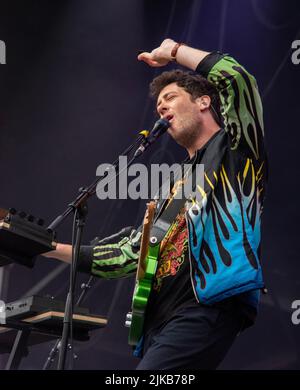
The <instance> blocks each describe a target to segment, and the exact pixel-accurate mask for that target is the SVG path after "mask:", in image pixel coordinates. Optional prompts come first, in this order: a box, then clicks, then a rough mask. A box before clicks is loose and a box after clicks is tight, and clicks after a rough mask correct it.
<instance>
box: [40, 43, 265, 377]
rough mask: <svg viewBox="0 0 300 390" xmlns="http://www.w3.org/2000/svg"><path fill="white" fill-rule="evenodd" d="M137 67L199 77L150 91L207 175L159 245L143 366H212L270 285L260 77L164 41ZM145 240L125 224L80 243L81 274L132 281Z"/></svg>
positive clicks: (162, 78)
mask: <svg viewBox="0 0 300 390" xmlns="http://www.w3.org/2000/svg"><path fill="white" fill-rule="evenodd" d="M138 60H140V61H144V62H145V63H147V64H148V65H150V66H153V67H163V66H165V65H167V64H168V63H169V62H171V61H175V62H177V63H178V64H180V65H182V66H184V67H186V68H188V69H189V70H191V71H192V72H191V71H189V72H184V71H181V70H172V71H167V72H163V73H161V74H160V75H159V76H158V77H156V78H155V79H154V80H153V81H152V83H151V85H150V92H151V95H152V97H153V98H154V99H155V100H156V107H157V112H158V115H159V116H160V117H161V118H165V119H167V120H168V121H169V122H170V127H169V129H168V133H169V134H170V135H171V137H172V138H173V139H174V140H175V141H176V142H177V143H178V144H179V145H181V146H182V147H183V148H185V149H186V151H187V153H188V162H190V163H193V164H194V163H197V164H204V172H205V174H204V186H203V187H201V186H200V185H198V186H197V191H199V192H200V193H201V201H197V200H195V199H194V200H193V199H192V200H191V199H187V201H186V203H185V206H184V207H182V208H181V209H180V210H178V214H177V216H176V218H174V221H173V222H172V223H171V226H170V228H169V229H168V231H167V233H166V235H165V237H164V239H163V241H162V243H161V246H160V254H159V258H158V266H157V271H156V275H155V279H154V282H153V286H152V290H151V293H150V298H149V302H148V304H147V309H146V317H145V323H144V330H143V336H142V337H141V339H140V341H139V343H138V345H137V348H136V351H135V352H136V355H137V356H140V357H141V358H142V360H141V362H140V363H139V365H138V367H137V369H146V370H155V369H186V368H189V369H215V368H216V367H217V366H218V365H219V364H220V363H221V361H222V360H223V358H224V357H225V355H226V353H227V352H228V350H229V348H230V347H231V345H232V343H233V341H234V340H235V338H236V336H237V335H238V334H239V333H240V331H242V330H244V329H245V328H246V327H248V326H250V325H252V324H253V323H254V321H255V317H256V313H257V306H258V302H259V293H260V289H262V288H263V287H264V283H263V277H262V271H261V265H260V242H261V229H260V227H261V214H262V209H263V199H264V193H265V184H266V178H267V161H266V154H265V149H264V130H263V118H262V105H261V100H260V96H259V92H258V88H257V84H256V81H255V78H254V77H253V76H252V75H251V74H249V73H248V72H247V71H246V70H245V68H244V67H242V66H241V65H240V64H239V63H238V62H236V61H235V60H234V59H233V58H232V57H229V56H228V55H224V54H222V53H219V52H211V53H209V52H205V51H202V50H198V49H194V48H191V47H188V46H187V45H184V44H182V43H177V42H175V41H173V40H172V39H166V40H164V41H163V42H162V44H161V45H160V46H159V47H158V48H156V49H154V50H153V51H152V52H151V53H147V52H144V53H142V54H140V55H139V56H138ZM175 185H176V183H175ZM172 194H173V193H172V192H171V194H170V201H172ZM160 212H161V213H162V214H163V213H165V212H166V210H164V209H163V210H161V211H160ZM139 238H140V234H138V233H137V232H136V231H135V230H134V229H132V228H129V227H128V228H124V229H123V230H122V231H121V232H119V233H117V234H115V235H114V236H111V237H108V238H106V239H103V240H100V241H98V242H96V243H95V244H94V245H88V246H82V248H81V251H80V264H79V269H81V270H82V271H86V272H88V273H91V274H93V275H96V276H99V277H102V278H108V279H112V278H118V277H125V276H129V275H132V274H134V273H135V271H136V264H137V259H138V253H139ZM47 256H49V257H55V258H57V259H60V260H62V261H66V262H70V260H71V246H70V245H67V244H58V245H57V249H56V250H55V251H52V252H49V253H48V254H47Z"/></svg>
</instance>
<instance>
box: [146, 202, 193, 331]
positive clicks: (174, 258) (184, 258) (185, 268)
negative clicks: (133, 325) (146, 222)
mask: <svg viewBox="0 0 300 390" xmlns="http://www.w3.org/2000/svg"><path fill="white" fill-rule="evenodd" d="M190 304H197V301H196V298H195V295H194V292H193V288H192V284H191V279H190V264H189V258H188V232H187V226H186V220H185V215H184V209H183V210H181V212H180V213H179V214H178V216H177V218H176V220H175V222H174V223H173V224H172V226H171V227H170V229H169V231H168V233H167V235H166V237H165V238H164V240H163V241H162V243H161V252H160V257H159V261H158V266H157V271H156V275H155V279H154V283H153V287H152V291H151V295H150V298H149V303H148V306H147V312H146V321H145V329H144V332H145V333H147V331H148V330H149V329H152V328H155V327H156V326H159V325H160V324H162V323H163V322H164V321H166V320H168V319H169V318H170V317H171V316H172V314H173V313H175V312H176V311H177V310H178V309H179V308H181V307H183V306H186V305H190Z"/></svg>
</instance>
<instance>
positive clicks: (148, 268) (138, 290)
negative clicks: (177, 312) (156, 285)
mask: <svg viewBox="0 0 300 390" xmlns="http://www.w3.org/2000/svg"><path fill="white" fill-rule="evenodd" d="M155 209H156V202H154V201H151V202H150V203H148V204H147V210H146V213H145V217H144V221H143V231H142V238H141V247H140V255H139V261H138V267H137V273H136V281H135V289H134V293H133V298H132V305H131V308H132V311H131V312H129V313H128V314H127V316H126V322H125V325H126V326H127V327H129V328H130V329H129V336H128V343H129V344H130V345H136V344H137V343H138V341H139V339H140V337H141V335H142V334H143V326H144V317H145V311H146V306H147V303H148V298H149V295H150V291H151V287H152V282H153V279H154V276H155V272H156V268H157V258H158V255H159V247H160V243H158V244H157V245H155V238H150V231H151V227H152V224H153V219H154V214H155ZM153 241H154V242H153ZM150 242H151V245H149V243H150Z"/></svg>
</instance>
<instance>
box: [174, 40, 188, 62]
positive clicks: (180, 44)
mask: <svg viewBox="0 0 300 390" xmlns="http://www.w3.org/2000/svg"><path fill="white" fill-rule="evenodd" d="M180 46H186V45H185V43H182V42H178V43H176V44H175V46H174V47H173V49H172V51H171V61H176V55H177V51H178V49H179V48H180Z"/></svg>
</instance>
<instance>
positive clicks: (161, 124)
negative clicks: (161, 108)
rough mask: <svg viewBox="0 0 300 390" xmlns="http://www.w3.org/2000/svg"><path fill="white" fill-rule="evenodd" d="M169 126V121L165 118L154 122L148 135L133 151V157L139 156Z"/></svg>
mask: <svg viewBox="0 0 300 390" xmlns="http://www.w3.org/2000/svg"><path fill="white" fill-rule="evenodd" d="M169 127H170V122H169V121H168V120H167V119H163V118H161V119H159V120H158V121H156V122H155V124H154V126H153V129H152V130H151V131H150V134H149V135H148V137H146V138H144V140H143V142H142V143H141V145H140V146H139V147H138V149H137V150H136V151H135V153H134V157H138V156H140V155H141V154H142V153H144V151H145V150H146V149H147V148H148V147H149V146H150V145H151V144H153V142H155V141H156V140H157V138H159V137H160V136H161V135H163V134H164V133H165V132H166V131H167V129H168V128H169Z"/></svg>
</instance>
